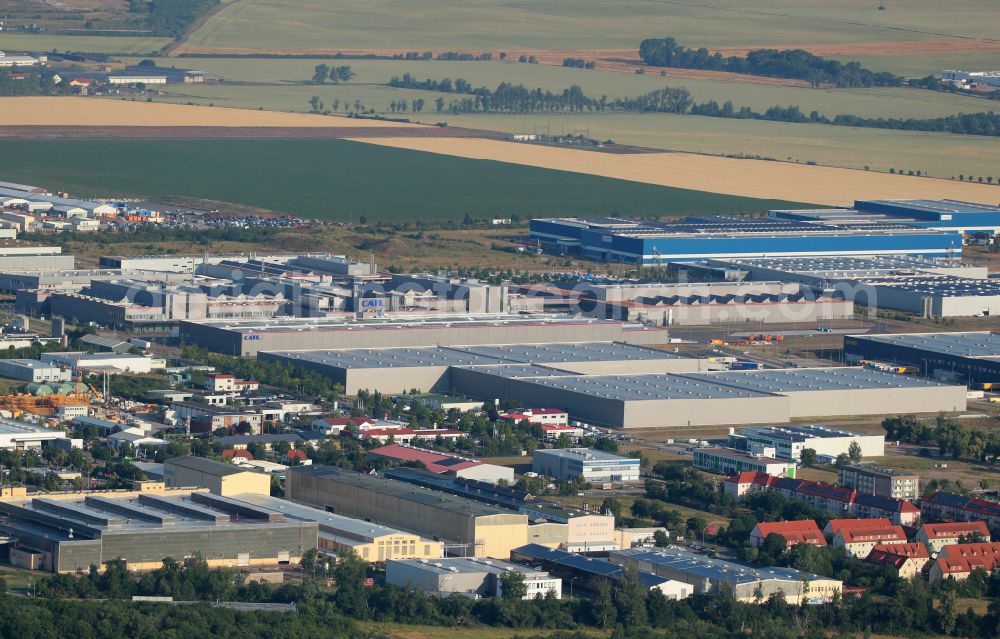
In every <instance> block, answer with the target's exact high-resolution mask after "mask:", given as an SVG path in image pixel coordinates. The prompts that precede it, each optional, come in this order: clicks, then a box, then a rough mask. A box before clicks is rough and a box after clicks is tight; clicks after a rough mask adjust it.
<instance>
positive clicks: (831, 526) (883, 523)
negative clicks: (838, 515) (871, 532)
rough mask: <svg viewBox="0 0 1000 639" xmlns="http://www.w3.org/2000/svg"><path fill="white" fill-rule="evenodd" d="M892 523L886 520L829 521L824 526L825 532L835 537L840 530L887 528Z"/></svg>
mask: <svg viewBox="0 0 1000 639" xmlns="http://www.w3.org/2000/svg"><path fill="white" fill-rule="evenodd" d="M889 526H892V522H891V521H889V520H888V519H831V520H830V521H829V523H827V525H826V530H829V531H830V533H831V534H834V535H836V534H837V533H839V532H840V531H841V530H847V529H852V528H888V527H889Z"/></svg>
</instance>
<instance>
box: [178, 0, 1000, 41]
mask: <svg viewBox="0 0 1000 639" xmlns="http://www.w3.org/2000/svg"><path fill="white" fill-rule="evenodd" d="M883 4H887V5H889V6H888V7H887V10H885V11H879V10H878V6H879V3H878V2H873V1H871V0H840V1H838V2H834V3H821V2H815V1H813V0H768V1H767V2H755V3H748V2H746V1H745V0H717V1H715V2H712V3H695V2H644V1H642V0H617V1H616V0H532V1H530V2H529V1H526V0H473V1H469V0H438V1H436V2H434V3H420V4H419V5H414V4H413V3H412V2H407V1H406V0H369V1H368V2H363V3H357V2H348V1H347V0H297V1H296V2H293V3H290V2H281V1H279V0H237V1H236V2H232V3H230V4H229V5H228V6H226V7H225V8H224V9H222V10H221V11H219V12H218V13H217V14H216V15H214V16H212V17H211V18H210V19H209V20H208V21H207V22H206V23H205V24H204V25H202V27H201V28H199V29H197V30H196V31H195V32H194V33H193V34H191V35H190V37H189V38H188V41H187V45H188V46H189V47H192V48H209V49H226V48H231V49H243V50H245V49H250V50H264V49H282V50H312V49H325V50H336V49H338V48H342V49H385V48H390V49H406V48H412V49H435V50H440V49H442V48H455V49H470V48H480V49H482V50H484V51H492V50H506V49H517V48H534V49H557V50H559V49H595V48H596V49H608V48H620V47H636V46H638V44H639V41H640V40H642V39H643V38H647V37H655V36H664V35H683V36H684V39H685V40H686V41H687V42H686V43H689V44H690V45H692V46H708V47H732V46H798V45H804V44H831V43H832V44H842V43H853V42H899V41H902V42H912V41H919V40H928V39H941V38H942V37H945V38H947V37H960V38H994V37H995V36H996V32H995V24H996V19H995V18H996V17H997V16H998V11H1000V8H998V7H997V4H996V3H995V2H993V1H992V0H956V1H953V2H940V1H938V0H909V1H908V2H906V3H905V6H903V5H900V4H895V3H883ZM957 5H961V7H960V8H959V7H958V6H957ZM990 16H993V19H991V18H990ZM915 52H919V49H915Z"/></svg>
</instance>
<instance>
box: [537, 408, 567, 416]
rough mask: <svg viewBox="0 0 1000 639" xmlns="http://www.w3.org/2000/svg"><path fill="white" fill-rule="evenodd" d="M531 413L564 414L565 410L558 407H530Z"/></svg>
mask: <svg viewBox="0 0 1000 639" xmlns="http://www.w3.org/2000/svg"><path fill="white" fill-rule="evenodd" d="M531 414H532V415H565V414H566V411H564V410H560V409H558V408H532V409H531Z"/></svg>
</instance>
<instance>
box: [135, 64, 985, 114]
mask: <svg viewBox="0 0 1000 639" xmlns="http://www.w3.org/2000/svg"><path fill="white" fill-rule="evenodd" d="M138 59H139V58H135V59H131V60H130V61H131V62H135V61H138ZM319 62H320V61H319V60H246V59H244V60H240V59H176V58H175V59H158V60H157V64H159V65H160V66H171V65H177V66H190V67H193V68H197V69H199V70H201V71H205V72H206V73H208V74H210V75H213V76H218V77H221V78H223V79H225V80H227V81H239V82H255V83H286V85H284V86H278V87H270V86H268V87H259V86H253V87H247V86H226V85H224V84H223V85H219V86H208V85H206V86H197V87H191V86H180V87H176V86H169V87H167V90H168V91H171V92H175V91H176V92H179V93H185V94H192V95H193V96H201V98H202V101H198V100H194V101H196V102H198V103H203V100H204V99H208V100H210V101H214V102H215V103H216V104H226V105H227V106H247V107H252V108H256V107H259V106H263V107H264V108H265V109H276V110H283V111H287V110H296V111H305V110H308V108H309V107H308V104H307V100H308V99H309V97H310V96H312V95H319V96H320V97H321V98H322V99H323V101H324V102H329V100H330V99H339V100H341V102H343V101H344V100H345V99H349V100H350V101H352V102H353V101H354V100H355V99H361V101H362V102H364V103H365V104H370V105H371V106H372V107H374V108H375V109H376V110H382V109H386V108H387V105H388V103H389V102H390V101H391V100H396V99H401V98H402V99H412V98H414V97H418V98H419V97H423V98H424V99H425V100H427V101H428V102H432V101H433V100H434V98H436V97H437V96H438V94H436V93H432V92H427V91H411V90H405V91H404V90H400V89H388V88H386V87H384V86H366V85H384V84H385V83H387V82H388V81H389V80H390V79H391V78H392V77H393V76H402V75H403V74H404V73H410V74H412V75H414V76H415V77H417V78H418V79H421V80H423V79H426V78H431V79H434V80H441V79H443V78H451V79H452V80H454V79H456V78H463V79H465V80H468V81H469V82H471V83H472V84H473V85H474V86H483V85H485V86H487V87H489V88H495V87H496V86H497V85H498V84H500V83H501V82H511V83H513V84H524V85H525V86H527V87H529V88H531V89H534V88H536V87H541V88H543V89H549V90H552V91H559V92H561V91H562V90H563V89H566V88H567V87H569V86H570V85H573V84H578V85H580V87H582V88H583V91H584V92H585V93H586V94H588V95H592V96H595V97H600V96H601V95H607V96H608V97H610V98H624V97H634V96H639V95H642V94H645V93H648V92H650V91H654V90H657V89H662V88H664V87H665V86H669V87H686V88H687V89H688V90H689V91H691V93H692V95H693V96H694V98H695V100H696V101H698V102H704V101H707V100H716V101H717V102H719V103H720V104H721V103H722V102H725V101H726V100H732V101H733V103H734V104H735V105H736V106H738V107H739V106H743V105H747V106H750V107H753V108H754V109H755V110H758V111H763V110H766V109H767V108H768V107H771V106H774V105H776V104H777V105H782V106H787V105H790V104H795V105H798V106H799V107H800V108H801V109H802V110H803V111H805V112H806V113H808V112H810V111H812V110H814V109H815V110H817V111H819V112H820V113H822V114H824V115H827V116H831V117H832V116H834V115H838V114H842V113H852V114H856V115H861V116H865V117H878V116H881V117H903V118H907V117H921V118H923V117H937V116H942V115H951V114H954V113H961V112H973V111H981V110H985V109H988V108H990V106H991V103H989V102H986V101H984V100H981V99H978V98H972V97H968V96H960V95H953V94H948V93H941V92H935V91H925V90H918V89H909V88H872V89H811V88H804V87H802V88H799V87H783V86H771V85H763V84H749V83H742V82H720V81H714V80H694V79H685V78H671V77H661V76H659V75H630V74H626V73H617V72H613V71H596V70H585V69H570V68H564V67H556V66H550V65H539V64H520V63H516V62H416V61H396V60H391V61H389V60H348V61H333V62H331V64H338V65H339V64H348V65H350V67H351V69H352V70H353V71H354V72H355V73H356V74H357V77H356V78H355V79H354V80H352V81H351V82H350V83H347V84H344V85H330V84H327V85H322V86H316V85H302V84H295V83H300V82H303V81H305V80H307V79H309V78H310V77H311V76H312V73H313V67H314V66H315V65H316V64H318V63H319ZM303 96H304V97H303ZM444 97H445V99H446V100H453V99H456V98H458V97H460V96H455V95H445V96H444Z"/></svg>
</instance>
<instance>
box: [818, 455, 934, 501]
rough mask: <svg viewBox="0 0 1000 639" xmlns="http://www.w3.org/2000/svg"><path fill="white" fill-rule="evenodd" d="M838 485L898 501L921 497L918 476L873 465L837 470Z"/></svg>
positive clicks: (850, 466)
mask: <svg viewBox="0 0 1000 639" xmlns="http://www.w3.org/2000/svg"><path fill="white" fill-rule="evenodd" d="M837 484H838V485H839V486H844V487H845V488H853V489H855V490H857V491H858V492H862V493H870V494H872V495H879V496H882V497H894V498H896V499H918V498H919V497H920V477H919V476H918V475H915V474H914V473H904V472H902V471H898V470H893V469H891V468H882V467H880V466H874V465H871V464H863V465H862V464H852V465H849V466H841V467H840V468H839V469H837Z"/></svg>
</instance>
